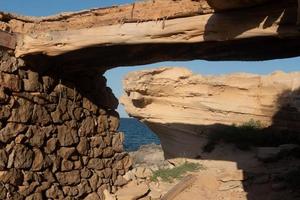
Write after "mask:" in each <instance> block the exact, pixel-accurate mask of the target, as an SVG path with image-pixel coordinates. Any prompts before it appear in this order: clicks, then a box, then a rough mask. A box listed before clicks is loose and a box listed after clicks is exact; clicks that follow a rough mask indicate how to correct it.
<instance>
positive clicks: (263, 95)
mask: <svg viewBox="0 0 300 200" xmlns="http://www.w3.org/2000/svg"><path fill="white" fill-rule="evenodd" d="M124 89H125V93H126V94H125V95H124V96H123V97H122V98H121V102H122V104H124V105H125V108H126V111H127V112H128V113H129V115H131V116H133V117H136V118H138V119H140V120H141V121H143V122H145V123H146V124H147V125H148V126H149V127H150V128H151V129H152V130H153V131H154V132H155V133H156V134H157V135H158V136H159V138H160V140H161V143H162V147H163V149H164V152H165V156H166V157H173V156H185V157H196V156H198V155H199V154H201V151H202V148H203V146H204V145H205V144H206V143H207V135H209V134H211V133H212V132H214V131H216V130H218V129H219V128H220V127H223V126H231V125H232V124H237V125H239V124H243V123H246V122H248V121H250V120H252V119H253V120H257V121H260V122H261V124H263V126H265V127H269V126H272V127H274V128H276V129H280V130H282V129H289V130H293V131H299V120H300V101H299V97H300V93H299V89H300V73H299V72H295V73H283V72H274V73H272V74H270V75H264V76H259V75H254V74H245V73H240V74H232V75H222V76H202V75H194V74H193V73H192V72H191V71H189V70H187V69H184V68H159V69H154V70H144V71H137V72H132V73H130V74H128V75H127V76H126V77H125V79H124Z"/></svg>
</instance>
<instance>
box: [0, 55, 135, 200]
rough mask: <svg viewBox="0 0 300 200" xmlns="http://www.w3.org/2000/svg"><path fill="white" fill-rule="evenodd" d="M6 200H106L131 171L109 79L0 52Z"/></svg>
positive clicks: (0, 185)
mask: <svg viewBox="0 0 300 200" xmlns="http://www.w3.org/2000/svg"><path fill="white" fill-rule="evenodd" d="M0 59H1V61H0V199H63V198H66V199H84V198H86V199H98V198H99V199H103V191H104V190H105V189H107V190H108V191H110V192H115V191H116V189H117V188H118V187H119V186H121V185H123V184H125V183H126V181H125V180H124V179H123V178H122V175H124V174H125V173H126V172H127V171H128V169H129V168H130V167H131V159H130V157H129V156H128V154H127V153H124V152H123V140H124V135H123V134H122V133H119V132H118V131H117V128H118V126H119V116H118V114H117V113H116V112H115V109H116V107H117V105H118V101H117V99H116V98H115V97H114V95H113V94H112V92H111V90H110V89H109V88H107V87H106V80H105V78H104V77H103V76H102V74H103V73H101V72H97V71H89V72H84V71H81V72H70V73H69V72H65V71H63V70H62V66H55V65H51V64H47V63H45V65H43V66H35V65H33V64H31V65H30V66H29V64H27V65H28V66H27V65H26V64H25V63H24V62H23V60H20V59H16V58H15V57H14V56H13V55H10V53H9V52H8V51H4V50H1V51H0Z"/></svg>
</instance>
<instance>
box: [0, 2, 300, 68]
mask: <svg viewBox="0 0 300 200" xmlns="http://www.w3.org/2000/svg"><path fill="white" fill-rule="evenodd" d="M208 2H209V4H210V5H211V6H210V5H209V4H208V3H207V1H205V0H198V1H195V0H179V1H178V0H176V1H174V0H156V1H145V2H137V3H134V4H131V5H124V6H114V7H110V8H103V9H92V10H86V11H82V12H78V13H64V14H61V15H57V16H51V17H42V18H34V17H23V16H17V15H12V14H7V13H1V14H0V30H3V31H6V32H9V33H11V34H12V35H13V38H14V39H11V40H12V42H7V40H3V39H2V36H1V37H0V41H2V43H5V45H7V46H9V47H12V46H14V45H15V53H16V55H17V56H23V57H24V56H25V57H27V59H29V58H31V57H40V56H42V55H43V56H44V57H46V58H47V59H49V60H51V61H52V62H54V63H57V62H59V63H61V64H63V65H64V66H66V67H67V66H68V67H70V68H72V69H76V70H77V69H78V68H80V69H81V68H88V67H89V68H95V67H98V66H102V67H103V66H105V67H106V68H111V67H117V66H129V65H137V64H145V63H152V62H157V61H163V60H189V59H206V60H261V59H274V58H285V57H292V56H299V55H300V50H299V49H300V48H299V44H300V42H299V36H300V32H299V31H298V30H297V26H296V21H297V17H296V13H297V0H277V1H267V0H253V1H245V0H235V1H226V3H224V2H225V1H220V0H210V1H208ZM219 10H221V12H219ZM0 35H3V34H0ZM3 37H5V38H9V37H10V36H3ZM262 43H264V45H261V44H262ZM257 47H259V48H257ZM174 49H176V51H174ZM123 52H127V53H126V54H124V53H123ZM191 52H193V53H191ZM32 55H34V56H32ZM37 55H39V56H37ZM45 55H47V56H45ZM53 56H54V57H53ZM28 57H29V58H28ZM116 57H117V58H118V59H115V58H116ZM103 68H104V67H103Z"/></svg>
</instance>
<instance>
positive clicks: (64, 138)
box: [57, 125, 79, 146]
mask: <svg viewBox="0 0 300 200" xmlns="http://www.w3.org/2000/svg"><path fill="white" fill-rule="evenodd" d="M57 130H58V141H59V143H60V145H61V146H72V145H74V144H77V143H78V142H79V138H78V135H77V130H76V129H73V128H71V127H68V126H67V125H62V126H58V128H57Z"/></svg>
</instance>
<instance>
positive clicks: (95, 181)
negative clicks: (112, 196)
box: [89, 173, 99, 191]
mask: <svg viewBox="0 0 300 200" xmlns="http://www.w3.org/2000/svg"><path fill="white" fill-rule="evenodd" d="M98 181H99V177H98V175H97V174H95V173H94V174H93V175H92V177H91V178H90V179H89V183H90V186H91V188H92V190H93V191H96V190H97V185H98Z"/></svg>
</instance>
